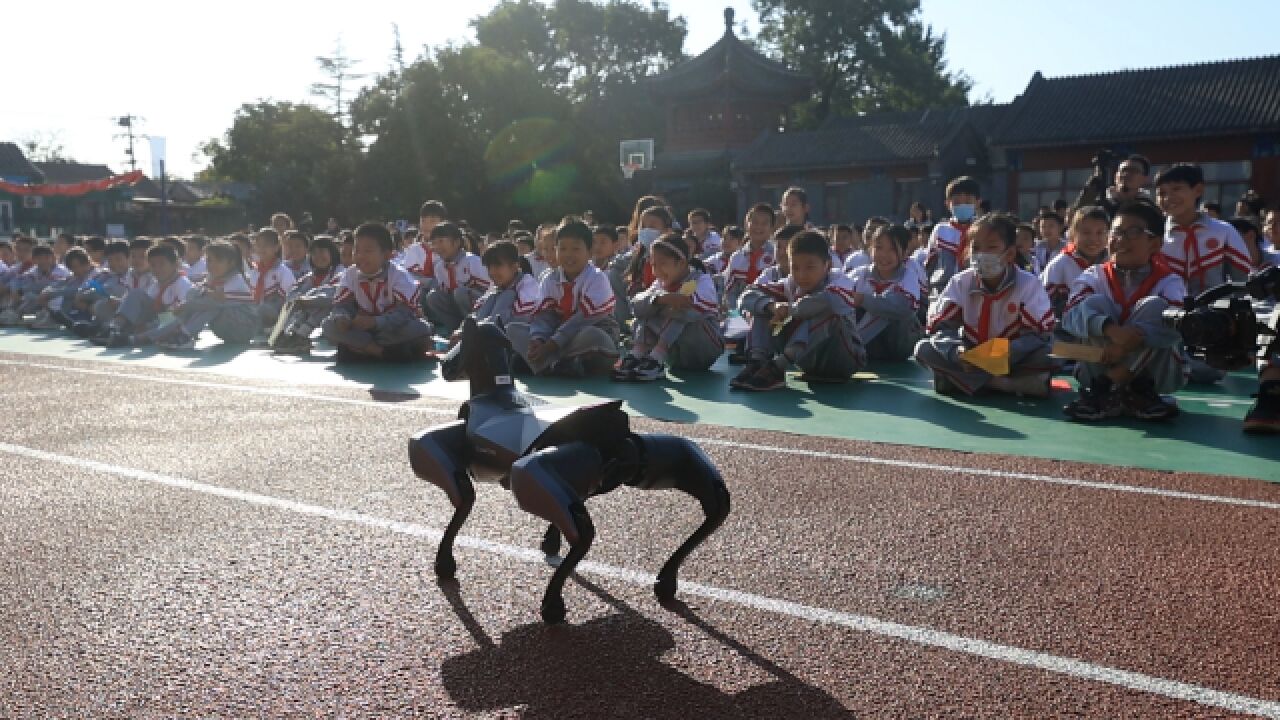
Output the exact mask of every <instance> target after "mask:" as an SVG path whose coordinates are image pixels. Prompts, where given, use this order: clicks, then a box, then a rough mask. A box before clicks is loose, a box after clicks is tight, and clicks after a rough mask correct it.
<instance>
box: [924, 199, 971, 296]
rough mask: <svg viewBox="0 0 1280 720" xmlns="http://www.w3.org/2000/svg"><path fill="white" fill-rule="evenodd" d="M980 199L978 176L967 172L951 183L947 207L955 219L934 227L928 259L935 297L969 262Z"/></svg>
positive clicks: (926, 259) (927, 269)
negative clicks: (972, 232) (974, 177)
mask: <svg viewBox="0 0 1280 720" xmlns="http://www.w3.org/2000/svg"><path fill="white" fill-rule="evenodd" d="M980 202H982V186H981V185H979V184H978V181H977V180H975V179H973V178H971V177H968V176H963V177H958V178H956V179H955V180H952V181H951V182H949V183H947V207H948V208H950V209H951V221H950V222H945V223H938V224H937V225H935V226H934V227H933V234H932V235H931V236H930V237H929V251H928V255H927V256H926V258H925V263H924V269H925V272H926V273H927V274H928V276H929V287H930V288H931V290H932V295H933V297H935V298H936V297H938V295H939V294H941V292H942V290H943V288H945V287H946V286H947V283H949V282H951V278H952V276H953V275H955V274H956V273H957V272H959V271H961V270H963V269H964V268H965V266H966V265H968V262H969V240H970V227H971V225H972V223H973V219H974V217H975V215H976V214H977V208H978V204H979V203H980Z"/></svg>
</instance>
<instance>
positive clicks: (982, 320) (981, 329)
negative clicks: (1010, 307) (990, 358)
mask: <svg viewBox="0 0 1280 720" xmlns="http://www.w3.org/2000/svg"><path fill="white" fill-rule="evenodd" d="M975 277H976V276H975ZM1008 277H1009V271H1008V270H1005V278H1008ZM977 281H978V285H979V286H980V287H981V288H982V310H980V311H979V312H978V327H977V328H976V332H977V333H978V344H979V345H981V344H982V343H984V342H986V341H987V340H989V339H990V338H991V328H990V325H991V306H992V305H995V304H996V303H997V302H1000V301H1002V300H1004V298H1005V296H1007V295H1008V294H1009V293H1011V292H1013V289H1014V288H1015V287H1017V285H1018V278H1017V275H1016V274H1015V275H1014V276H1013V280H1012V281H1010V282H1009V286H1008V287H1006V288H1005V289H1003V290H998V291H997V292H994V293H989V292H987V286H986V283H983V282H982V278H981V277H977ZM1001 282H1004V279H1003V278H1002V279H1001Z"/></svg>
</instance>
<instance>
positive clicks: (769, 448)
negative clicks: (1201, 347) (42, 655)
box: [0, 359, 1280, 510]
mask: <svg viewBox="0 0 1280 720" xmlns="http://www.w3.org/2000/svg"><path fill="white" fill-rule="evenodd" d="M0 365H17V366H23V367H35V368H42V369H49V370H60V371H64V372H72V373H82V374H85V375H99V376H105V377H118V378H125V379H130V380H145V381H147V382H160V383H168V384H171V385H187V386H191V387H200V388H211V389H216V390H232V391H236V392H244V393H250V394H254V395H267V396H273V397H286V398H303V399H306V400H309V401H319V402H331V403H337V404H340V405H358V406H361V407H371V408H379V409H386V410H399V411H406V412H417V413H424V414H427V415H438V416H441V417H449V418H454V417H457V412H456V411H453V410H441V409H438V408H431V407H425V406H423V405H417V404H409V403H388V402H378V401H376V400H354V399H351V398H341V397H334V396H332V395H316V394H312V393H307V392H303V391H301V390H298V389H294V388H268V387H258V386H254V385H234V384H231V383H217V382H208V381H204V380H187V379H180V378H166V377H157V376H153V375H142V374H137V373H128V372H119V371H114V370H94V369H89V368H79V367H67V366H65V365H55V364H52V363H37V362H27V361H24V360H4V359H0ZM171 372H190V371H185V370H171ZM689 439H690V440H693V441H694V442H696V443H699V444H701V445H715V446H720V447H728V448H734V449H737V450H752V451H757V452H767V453H775V454H778V455H801V456H806V457H816V458H823V459H827V460H843V461H846V462H854V463H860V464H864V465H883V466H888V467H904V468H911V469H913V470H929V471H936V472H942V473H947V474H949V475H967V476H977V477H990V478H999V479H1002V480H1025V481H1029V482H1039V483H1047V484H1050V485H1060V486H1065V487H1077V488H1085V489H1089V490H1106V491H1110V492H1120V493H1131V494H1134V495H1148V496H1154V497H1163V498H1170V499H1176V500H1193V501H1197V502H1206V503H1213V504H1217V505H1233V506H1237V507H1249V508H1258V509H1262V510H1280V502H1275V501H1269V500H1252V499H1249V498H1236V497H1230V496H1226V495H1210V494H1207V493H1194V492H1185V491H1182V490H1168V489H1164V488H1156V487H1146V486H1142V485H1125V484H1121V483H1107V482H1099V481H1096V480H1082V479H1079V478H1069V477H1059V476H1055V475H1040V474H1037V473H1020V472H1009V471H1005V470H991V469H988V468H978V467H968V466H963V465H941V464H934V463H924V462H914V461H910V460H892V459H888V458H880V457H874V456H871V455H850V454H845V453H829V452H822V451H819V450H804V449H797V448H787V447H780V446H777V445H759V444H755V443H743V442H736V441H733V440H720V439H716V438H704V437H690V438H689Z"/></svg>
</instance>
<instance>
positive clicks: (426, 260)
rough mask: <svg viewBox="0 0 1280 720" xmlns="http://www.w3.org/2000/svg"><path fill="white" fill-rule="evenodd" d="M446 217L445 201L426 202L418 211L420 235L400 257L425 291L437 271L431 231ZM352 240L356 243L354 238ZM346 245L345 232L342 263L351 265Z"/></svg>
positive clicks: (404, 266)
mask: <svg viewBox="0 0 1280 720" xmlns="http://www.w3.org/2000/svg"><path fill="white" fill-rule="evenodd" d="M444 219H445V209H444V204H443V203H441V202H439V201H437V200H428V201H426V202H424V203H423V204H422V208H421V209H420V210H419V211H418V235H417V237H416V238H415V242H413V243H410V244H409V245H408V247H406V248H405V249H404V255H403V256H402V257H401V259H400V264H401V266H402V267H403V268H404V269H405V270H406V271H408V273H409V275H410V276H411V277H412V278H413V279H414V280H417V281H418V284H419V285H421V286H422V291H423V292H424V293H426V292H428V291H429V290H431V286H430V284H429V281H431V280H433V279H434V277H435V271H436V255H435V252H434V251H433V250H432V248H431V231H432V230H434V229H435V228H436V226H437V225H439V224H440V223H442V222H444ZM352 242H353V243H354V240H353V241H352ZM346 247H347V241H346V236H345V234H344V236H343V253H344V255H343V258H342V264H343V265H344V266H346V267H351V258H350V257H349V256H348V254H347V250H346Z"/></svg>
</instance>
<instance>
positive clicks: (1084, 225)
mask: <svg viewBox="0 0 1280 720" xmlns="http://www.w3.org/2000/svg"><path fill="white" fill-rule="evenodd" d="M1110 227H1111V218H1110V217H1108V216H1107V211H1106V210H1105V209H1103V208H1102V207H1099V206H1098V205H1087V206H1085V207H1082V208H1079V209H1078V210H1076V214H1075V222H1074V223H1073V224H1072V226H1071V242H1069V243H1068V244H1067V245H1066V246H1065V247H1064V248H1062V252H1060V253H1058V254H1057V255H1056V256H1054V258H1053V259H1052V260H1050V261H1049V266H1048V267H1046V268H1045V269H1044V272H1043V273H1041V274H1040V282H1041V284H1043V285H1044V289H1045V292H1047V293H1049V305H1050V307H1052V308H1053V316H1054V317H1055V318H1057V319H1058V322H1059V325H1058V327H1057V333H1058V334H1062V333H1065V332H1066V331H1065V330H1064V329H1063V328H1062V325H1061V322H1062V313H1063V311H1064V310H1066V307H1067V300H1068V299H1069V297H1070V295H1071V286H1072V285H1074V284H1075V282H1076V278H1078V277H1080V274H1081V273H1083V272H1084V271H1085V270H1087V269H1089V268H1090V267H1093V266H1094V265H1097V264H1098V263H1100V262H1103V261H1104V260H1106V259H1107V231H1108V230H1109V229H1110Z"/></svg>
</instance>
